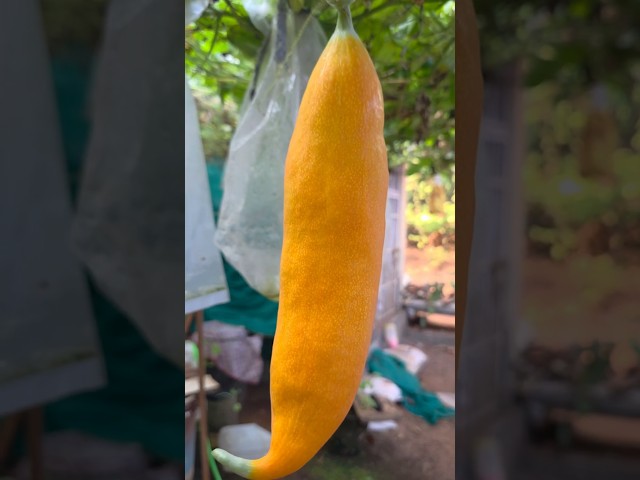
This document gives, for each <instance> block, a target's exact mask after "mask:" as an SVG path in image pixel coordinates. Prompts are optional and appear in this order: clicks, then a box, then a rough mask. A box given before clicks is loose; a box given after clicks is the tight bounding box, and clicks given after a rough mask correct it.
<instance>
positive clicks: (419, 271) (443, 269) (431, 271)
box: [404, 247, 456, 296]
mask: <svg viewBox="0 0 640 480" xmlns="http://www.w3.org/2000/svg"><path fill="white" fill-rule="evenodd" d="M455 258H456V252H455V250H453V249H447V248H444V247H426V248H424V249H419V248H416V247H407V249H406V258H405V269H404V270H405V274H406V275H408V276H409V280H410V282H411V283H412V284H414V285H425V284H435V283H442V284H444V288H443V293H444V295H445V296H446V295H448V294H449V293H453V289H454V285H455V281H456V268H455Z"/></svg>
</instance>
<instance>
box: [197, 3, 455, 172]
mask: <svg viewBox="0 0 640 480" xmlns="http://www.w3.org/2000/svg"><path fill="white" fill-rule="evenodd" d="M454 3H455V2H453V1H452V0H364V1H363V0H356V1H355V2H354V3H353V4H352V7H351V10H352V15H353V22H354V26H355V29H356V31H357V32H358V34H359V36H360V38H361V39H362V40H363V42H364V43H365V45H366V46H367V48H368V50H369V52H370V54H371V57H372V59H373V61H374V63H375V65H376V69H377V71H378V74H379V77H380V80H381V83H382V87H383V93H384V98H385V112H386V124H385V137H386V141H387V145H388V146H389V149H390V155H389V158H390V163H392V164H399V163H408V164H409V173H416V172H424V173H428V174H429V175H430V174H432V173H433V172H435V171H443V172H445V173H444V174H446V175H449V172H451V171H452V165H453V163H454V155H453V143H454V136H455V118H454V117H455V111H454V107H455V89H454V74H455V56H454V52H455V49H454V41H455V32H454V21H453V20H454ZM289 7H290V8H293V9H294V10H295V11H300V10H301V9H303V10H306V11H310V12H313V14H314V15H316V16H317V18H318V19H319V21H320V23H321V25H322V27H323V28H324V30H325V32H326V33H327V35H328V36H329V35H331V33H332V32H333V30H334V29H335V24H336V12H335V10H334V9H333V8H331V7H330V6H329V5H328V3H326V1H325V0H290V2H289ZM264 41H265V38H264V35H263V34H262V33H260V32H259V31H258V30H257V29H256V28H255V27H254V26H253V24H252V23H251V21H250V19H249V16H248V15H247V12H246V10H245V9H244V8H243V6H242V1H241V0H219V1H213V2H211V3H210V5H209V7H208V8H207V10H206V11H205V13H204V15H203V16H202V17H201V18H200V19H199V20H198V21H197V22H196V23H195V24H194V25H191V26H190V27H189V28H188V29H187V36H186V44H185V56H186V70H187V74H188V75H189V77H190V78H191V79H192V86H193V87H194V89H195V90H196V98H197V100H198V101H199V102H200V104H201V106H205V107H206V108H205V109H204V110H209V111H211V112H212V113H209V114H208V116H209V117H208V122H207V124H206V125H204V124H203V136H204V137H205V149H206V151H207V154H208V155H209V156H216V157H224V156H226V148H227V144H228V140H229V139H230V136H231V132H232V131H233V128H234V127H235V122H236V120H237V108H238V105H240V104H241V102H242V98H243V95H244V92H245V91H246V89H247V87H248V85H249V83H250V81H251V79H252V75H253V71H254V68H255V65H256V59H257V57H258V55H259V52H260V49H261V46H262V44H263V42H264ZM213 124H215V127H214V126H213ZM211 128H215V129H217V131H216V132H211V131H208V130H210V129H211ZM207 139H209V140H210V141H209V142H208V141H207Z"/></svg>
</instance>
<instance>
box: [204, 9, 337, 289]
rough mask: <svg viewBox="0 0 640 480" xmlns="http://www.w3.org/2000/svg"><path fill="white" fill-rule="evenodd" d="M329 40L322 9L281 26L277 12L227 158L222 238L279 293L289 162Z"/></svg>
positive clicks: (261, 282) (224, 246)
mask: <svg viewBox="0 0 640 480" xmlns="http://www.w3.org/2000/svg"><path fill="white" fill-rule="evenodd" d="M261 18H262V17H261ZM283 32H286V33H285V34H286V37H284V39H285V40H286V41H285V42H282V39H283V36H282V34H283ZM325 44H326V37H325V35H324V32H323V31H322V28H321V27H320V25H319V23H318V22H317V21H316V19H315V18H314V17H312V16H308V15H306V14H301V15H296V14H294V13H293V12H291V11H288V12H287V14H286V28H284V29H283V28H282V27H281V28H280V31H278V25H277V15H276V16H274V18H273V19H272V27H271V33H270V44H269V47H268V50H267V54H266V56H265V59H266V61H265V64H264V65H262V67H261V69H260V75H259V77H258V81H257V85H256V88H255V94H254V96H253V97H250V95H251V94H252V89H249V91H248V94H247V95H249V97H247V98H245V101H244V104H243V110H242V112H243V113H242V117H241V119H240V121H239V123H238V127H237V129H236V132H235V134H234V136H233V138H232V140H231V145H230V149H229V156H228V158H227V163H226V166H225V174H224V179H223V197H222V203H221V207H220V218H219V221H218V227H217V228H218V230H217V233H216V243H217V245H218V247H219V248H220V250H221V251H222V253H223V254H224V255H225V258H226V259H227V260H228V261H229V263H231V264H232V265H233V266H234V268H235V269H236V270H237V271H238V272H240V274H241V275H242V276H243V277H244V278H245V279H246V280H247V283H248V284H249V285H250V286H251V287H252V288H254V289H255V290H257V291H258V292H260V293H261V294H262V295H264V296H265V297H267V298H270V299H272V300H277V298H278V295H279V291H280V277H279V270H280V254H281V250H282V221H283V183H284V162H285V158H286V155H287V150H288V147H289V141H290V139H291V135H292V133H293V127H294V125H295V120H296V117H297V113H298V108H299V105H300V101H301V99H302V95H303V93H304V89H305V87H306V84H307V82H308V80H309V76H310V75H311V72H312V70H313V67H314V66H315V64H316V62H317V60H318V58H319V56H320V54H321V53H322V50H323V48H324V45H325ZM283 45H284V46H285V48H282V46H283Z"/></svg>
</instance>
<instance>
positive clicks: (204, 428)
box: [195, 310, 210, 480]
mask: <svg viewBox="0 0 640 480" xmlns="http://www.w3.org/2000/svg"><path fill="white" fill-rule="evenodd" d="M195 317H196V330H197V332H198V351H199V355H198V360H199V365H198V380H199V383H200V389H199V391H198V409H199V410H200V429H199V430H200V469H201V470H202V480H209V478H210V475H209V451H208V447H207V445H208V443H209V442H208V441H207V440H208V438H209V429H208V421H207V397H206V392H205V389H204V376H205V374H206V368H205V367H206V364H205V354H204V313H203V311H202V310H200V311H198V312H196V314H195Z"/></svg>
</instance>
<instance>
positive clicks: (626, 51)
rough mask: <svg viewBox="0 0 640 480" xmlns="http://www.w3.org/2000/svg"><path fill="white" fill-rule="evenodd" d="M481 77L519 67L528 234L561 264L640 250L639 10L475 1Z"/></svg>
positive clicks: (552, 0) (634, 5)
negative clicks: (507, 66)
mask: <svg viewBox="0 0 640 480" xmlns="http://www.w3.org/2000/svg"><path fill="white" fill-rule="evenodd" d="M475 5H476V10H477V14H478V22H479V27H480V29H481V37H482V55H483V65H484V66H485V69H486V70H487V71H490V70H491V69H492V68H493V67H498V66H500V65H503V64H505V63H507V62H509V61H512V60H519V61H521V64H522V66H523V73H524V87H525V105H524V112H525V127H526V133H527V137H526V138H527V144H526V145H525V148H526V161H525V163H524V169H525V171H524V182H525V195H526V200H527V203H528V222H527V223H528V224H527V235H528V237H529V241H530V247H531V250H532V252H534V253H538V254H543V255H545V256H549V257H550V258H552V259H555V260H565V259H567V258H568V257H570V256H572V255H575V254H579V255H592V256H597V255H600V254H603V253H612V254H614V253H617V252H620V251H622V250H624V249H625V248H626V247H637V246H640V228H639V226H640V224H639V221H640V134H639V133H638V132H639V130H638V127H639V126H640V86H639V85H640V82H638V80H639V79H640V42H638V41H637V40H638V35H639V31H638V30H637V28H636V25H635V23H634V20H633V19H635V18H638V17H639V16H640V2H637V1H633V0H625V1H620V2H611V1H608V0H565V1H562V0H543V1H533V0H529V1H522V2H509V1H506V0H491V1H489V0H478V1H476V2H475Z"/></svg>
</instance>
